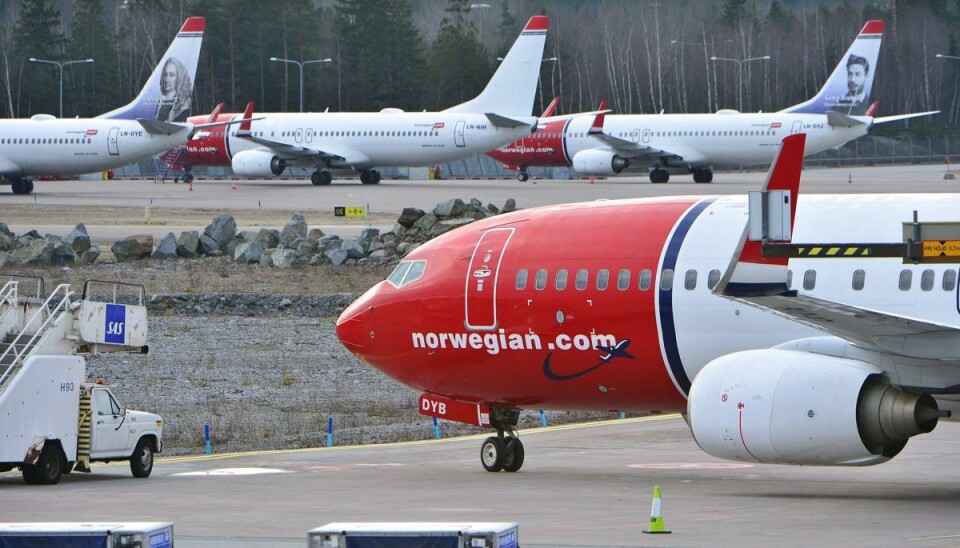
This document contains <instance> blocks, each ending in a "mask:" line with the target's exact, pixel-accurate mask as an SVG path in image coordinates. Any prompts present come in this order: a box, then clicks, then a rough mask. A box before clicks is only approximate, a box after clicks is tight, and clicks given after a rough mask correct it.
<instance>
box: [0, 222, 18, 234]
mask: <svg viewBox="0 0 960 548" xmlns="http://www.w3.org/2000/svg"><path fill="white" fill-rule="evenodd" d="M0 234H3V235H4V236H9V237H11V238H16V237H17V235H16V234H14V233H13V231H11V230H10V227H9V226H7V223H2V222H0Z"/></svg>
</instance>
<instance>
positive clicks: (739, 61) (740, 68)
mask: <svg viewBox="0 0 960 548" xmlns="http://www.w3.org/2000/svg"><path fill="white" fill-rule="evenodd" d="M768 59H770V56H769V55H764V56H763V57H750V58H749V59H730V58H729V57H711V58H710V60H711V61H714V62H716V61H731V62H733V63H736V64H737V69H738V71H739V74H740V78H739V80H738V82H739V85H738V86H737V87H738V88H740V93H739V95H740V101H739V102H740V106H739V110H740V112H743V64H744V63H749V62H750V61H766V60H768Z"/></svg>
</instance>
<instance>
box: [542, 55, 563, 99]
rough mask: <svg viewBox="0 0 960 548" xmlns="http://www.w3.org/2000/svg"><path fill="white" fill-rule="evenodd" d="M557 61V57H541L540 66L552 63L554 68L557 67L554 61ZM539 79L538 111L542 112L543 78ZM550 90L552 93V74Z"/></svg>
mask: <svg viewBox="0 0 960 548" xmlns="http://www.w3.org/2000/svg"><path fill="white" fill-rule="evenodd" d="M559 61H560V58H559V57H547V58H546V59H541V61H540V66H541V67H542V66H543V63H554V65H553V68H554V69H556V68H557V65H556V63H558V62H559ZM539 80H540V86H539V87H540V111H541V112H543V79H542V78H540V79H539ZM550 92H551V93H553V75H552V74H551V75H550Z"/></svg>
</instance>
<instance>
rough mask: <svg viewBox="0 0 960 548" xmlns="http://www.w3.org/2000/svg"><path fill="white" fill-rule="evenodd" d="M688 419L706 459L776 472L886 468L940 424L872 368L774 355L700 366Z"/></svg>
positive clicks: (927, 400)
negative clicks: (784, 467) (799, 467)
mask: <svg viewBox="0 0 960 548" xmlns="http://www.w3.org/2000/svg"><path fill="white" fill-rule="evenodd" d="M687 413H688V416H687V420H688V422H689V424H690V430H691V432H692V433H693V437H694V439H695V440H696V441H697V443H698V444H699V445H700V447H701V448H702V449H703V450H704V451H706V452H707V453H709V454H711V455H713V456H715V457H719V458H722V459H728V460H739V461H750V462H765V463H780V464H824V465H868V464H878V463H881V462H886V461H888V460H890V459H891V458H893V457H894V456H896V455H897V453H899V452H900V450H902V449H903V448H904V446H906V444H907V439H908V438H910V437H911V436H914V435H916V434H920V433H926V432H930V431H932V430H933V428H934V427H935V426H936V425H937V421H938V420H939V411H938V409H937V403H936V401H935V400H934V399H933V398H932V397H931V396H930V395H928V394H924V395H921V394H915V393H913V392H908V391H904V390H900V389H899V388H895V387H893V386H891V385H890V384H889V382H887V380H886V378H885V377H884V376H883V372H882V371H881V370H880V369H879V368H877V367H876V366H874V365H871V364H868V363H865V362H860V361H855V360H850V359H845V358H837V357H833V356H824V355H819V354H808V353H805V352H798V351H793V350H780V349H768V350H749V351H745V352H737V353H734V354H728V355H726V356H722V357H720V358H717V359H715V360H713V361H712V362H710V363H709V364H707V365H706V367H704V368H703V369H702V370H701V371H700V372H699V373H698V374H697V376H696V378H694V381H693V385H692V387H691V389H690V397H689V399H688V401H687Z"/></svg>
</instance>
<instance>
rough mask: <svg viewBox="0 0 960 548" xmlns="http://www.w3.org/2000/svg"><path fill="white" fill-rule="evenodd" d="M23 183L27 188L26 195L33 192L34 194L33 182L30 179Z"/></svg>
mask: <svg viewBox="0 0 960 548" xmlns="http://www.w3.org/2000/svg"><path fill="white" fill-rule="evenodd" d="M23 182H24V183H25V184H26V186H27V191H26V192H24V194H30V193H31V192H33V181H31V180H30V179H24V181H23Z"/></svg>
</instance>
